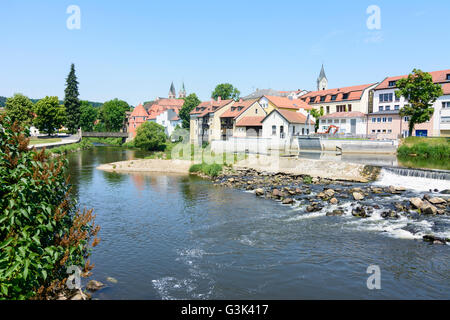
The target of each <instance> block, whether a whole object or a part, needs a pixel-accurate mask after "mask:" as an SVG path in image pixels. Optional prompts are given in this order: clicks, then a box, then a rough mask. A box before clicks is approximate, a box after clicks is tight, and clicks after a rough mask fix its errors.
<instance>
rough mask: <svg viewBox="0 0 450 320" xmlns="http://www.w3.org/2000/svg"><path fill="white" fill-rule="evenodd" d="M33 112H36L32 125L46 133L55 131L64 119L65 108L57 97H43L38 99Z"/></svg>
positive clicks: (49, 133)
mask: <svg viewBox="0 0 450 320" xmlns="http://www.w3.org/2000/svg"><path fill="white" fill-rule="evenodd" d="M34 112H35V114H36V118H34V125H35V126H36V128H38V129H39V131H41V132H45V133H47V134H48V135H51V134H53V133H55V132H56V130H58V129H59V128H60V127H61V126H62V125H63V124H64V122H65V120H66V110H65V108H64V106H62V105H60V104H59V101H58V97H45V98H44V99H41V100H39V101H38V102H37V103H36V105H35V108H34Z"/></svg>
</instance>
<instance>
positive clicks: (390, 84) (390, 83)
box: [389, 81, 397, 87]
mask: <svg viewBox="0 0 450 320" xmlns="http://www.w3.org/2000/svg"><path fill="white" fill-rule="evenodd" d="M396 84H397V81H389V87H395V85H396Z"/></svg>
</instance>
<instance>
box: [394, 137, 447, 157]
mask: <svg viewBox="0 0 450 320" xmlns="http://www.w3.org/2000/svg"><path fill="white" fill-rule="evenodd" d="M410 141H411V140H410ZM397 153H398V155H399V156H400V157H403V158H406V157H408V156H409V155H412V154H414V155H416V157H417V158H419V159H431V160H450V143H446V142H445V140H443V141H442V143H434V144H432V143H427V142H417V143H414V144H403V145H402V146H401V147H400V148H398V151H397Z"/></svg>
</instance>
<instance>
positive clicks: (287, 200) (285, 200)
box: [281, 198, 294, 204]
mask: <svg viewBox="0 0 450 320" xmlns="http://www.w3.org/2000/svg"><path fill="white" fill-rule="evenodd" d="M281 203H282V204H293V203H294V199H292V198H285V199H283V201H282V202H281Z"/></svg>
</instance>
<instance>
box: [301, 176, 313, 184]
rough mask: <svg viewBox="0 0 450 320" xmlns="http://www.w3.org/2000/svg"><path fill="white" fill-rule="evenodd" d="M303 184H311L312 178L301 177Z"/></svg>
mask: <svg viewBox="0 0 450 320" xmlns="http://www.w3.org/2000/svg"><path fill="white" fill-rule="evenodd" d="M303 183H305V184H311V183H312V178H311V177H310V176H304V177H303Z"/></svg>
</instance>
